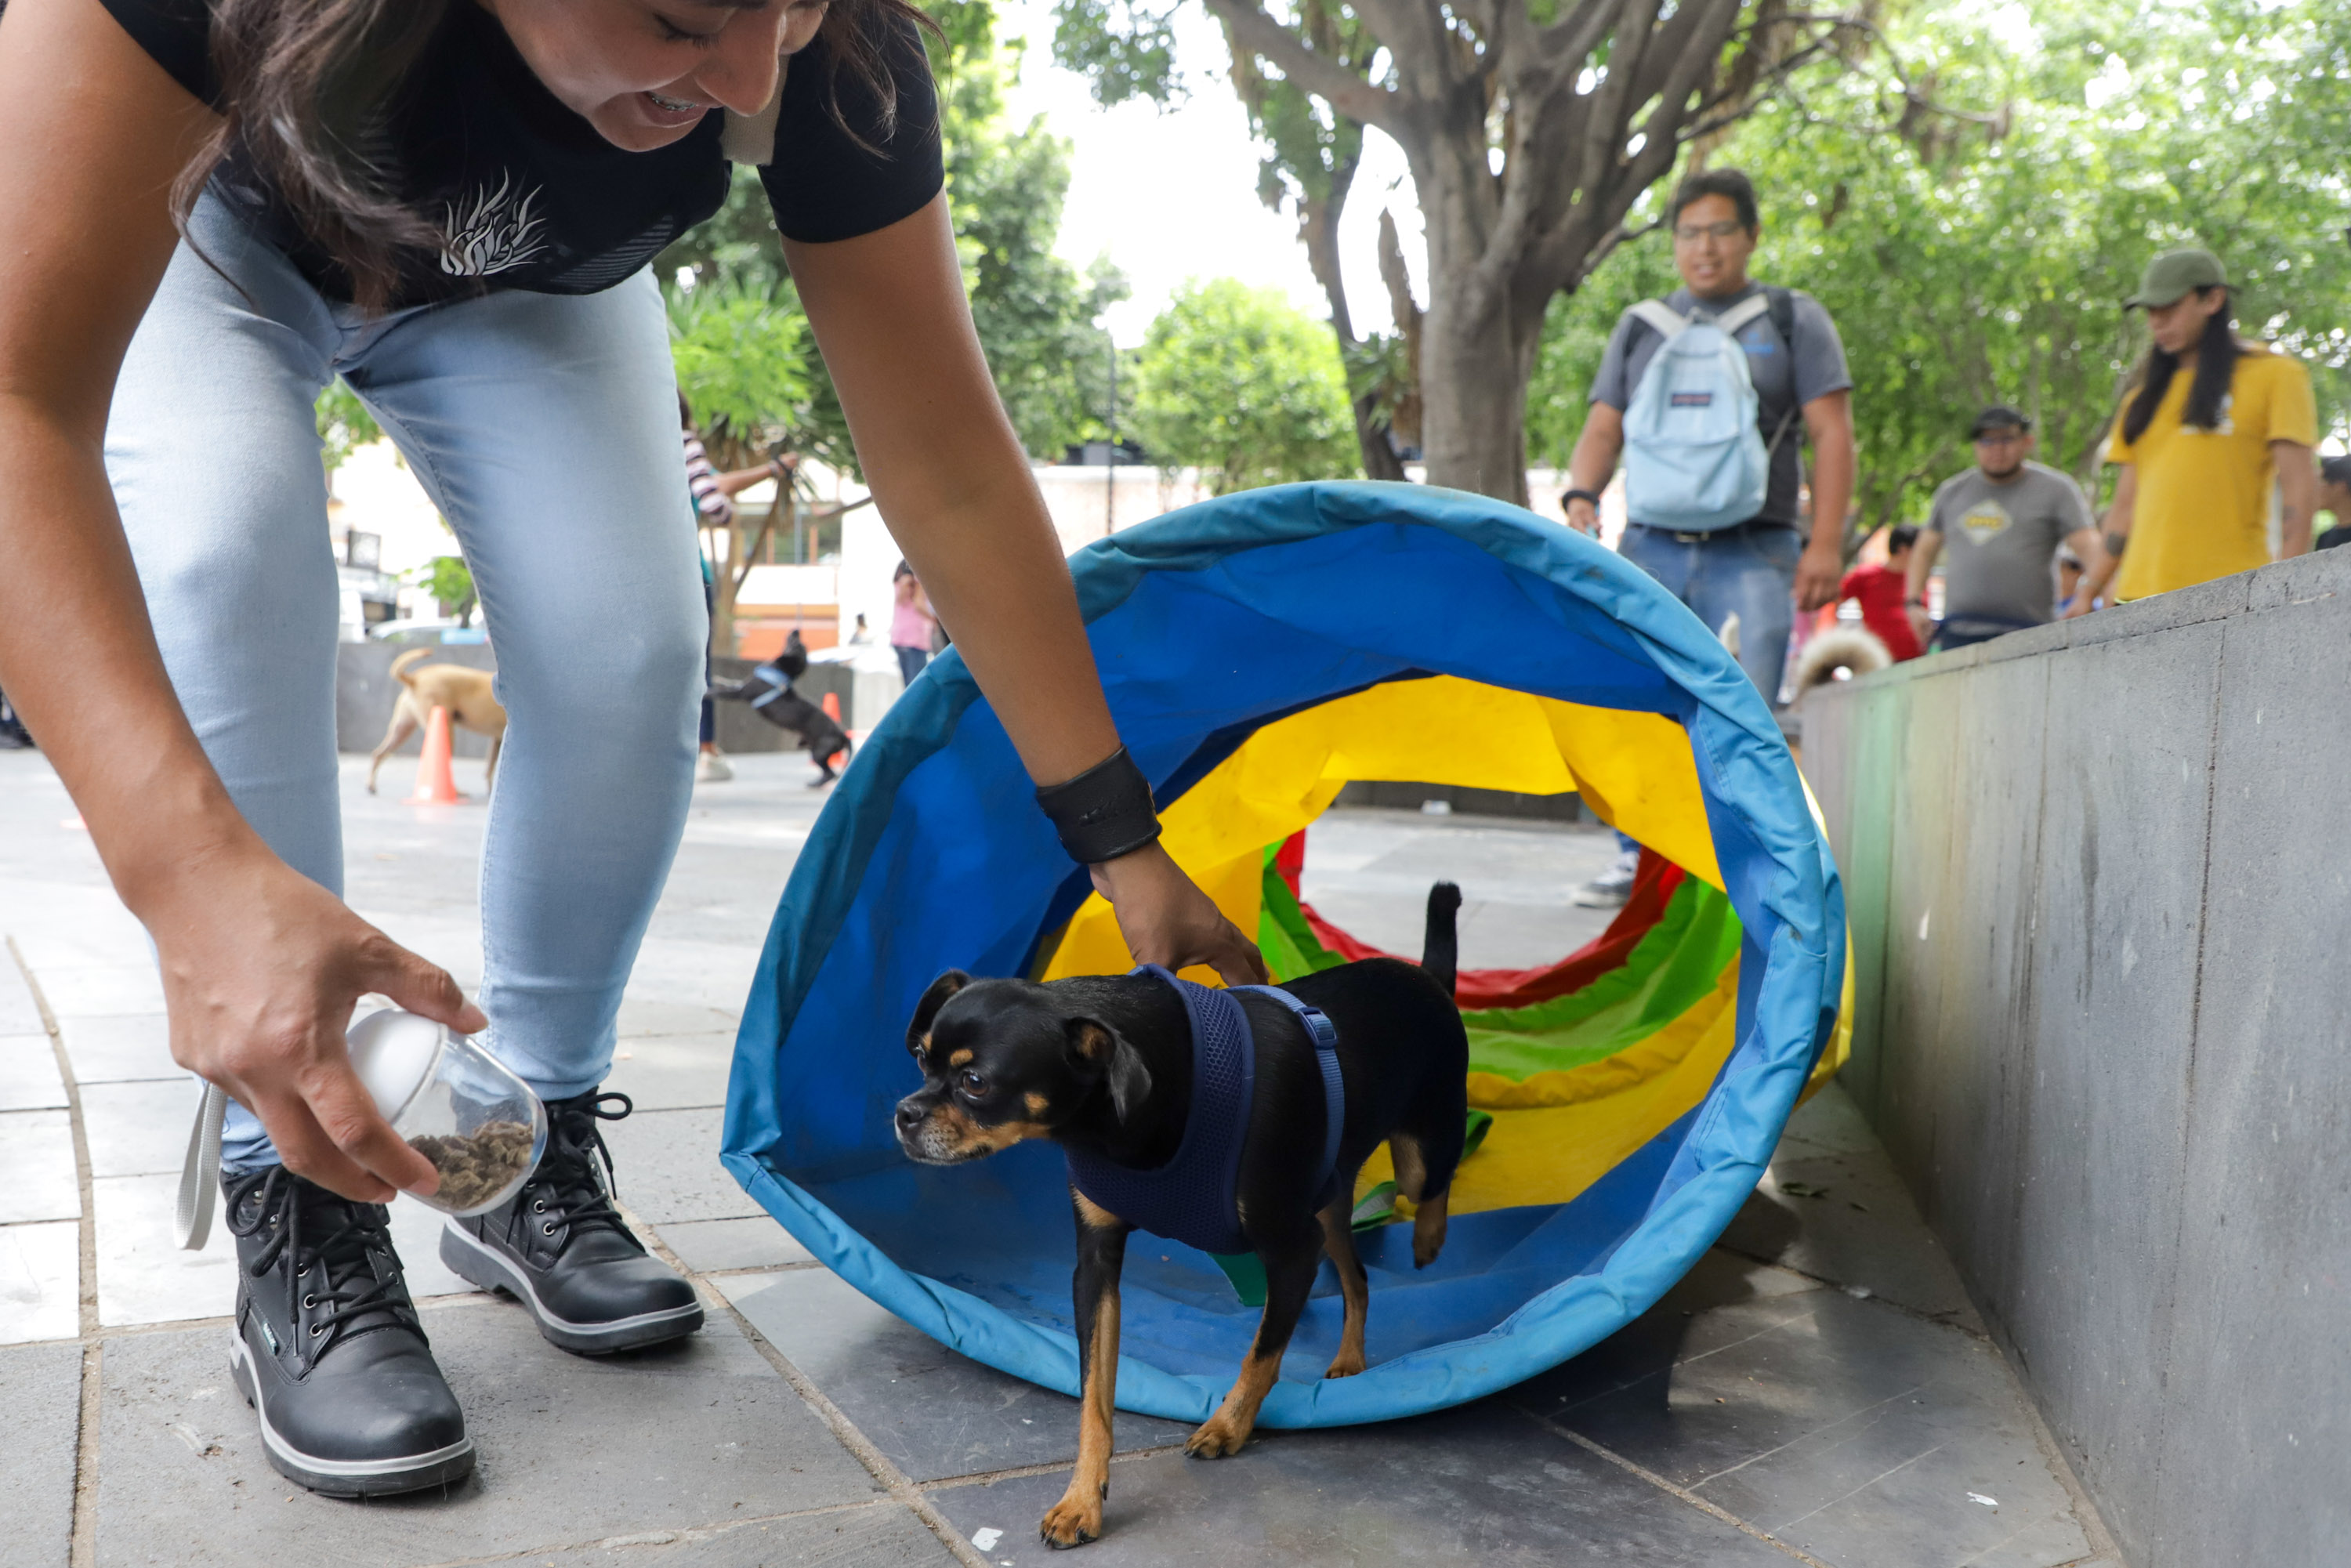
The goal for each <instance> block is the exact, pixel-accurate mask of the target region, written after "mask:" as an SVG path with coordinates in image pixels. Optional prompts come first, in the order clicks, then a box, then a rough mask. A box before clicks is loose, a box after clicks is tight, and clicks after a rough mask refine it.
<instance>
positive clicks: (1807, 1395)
mask: <svg viewBox="0 0 2351 1568" xmlns="http://www.w3.org/2000/svg"><path fill="white" fill-rule="evenodd" d="M1790 1305H1796V1306H1799V1307H1800V1308H1801V1309H1802V1310H1800V1311H1798V1312H1793V1313H1790V1312H1787V1311H1786V1308H1787V1307H1789V1306H1790ZM1553 1394H1555V1391H1554V1390H1552V1389H1548V1388H1543V1387H1541V1386H1531V1387H1530V1388H1528V1389H1525V1390H1521V1391H1520V1393H1518V1394H1516V1395H1514V1396H1511V1397H1512V1398H1513V1399H1515V1400H1517V1401H1519V1402H1521V1403H1524V1404H1526V1405H1528V1406H1530V1407H1531V1408H1535V1409H1538V1410H1540V1411H1541V1413H1543V1414H1545V1415H1548V1416H1552V1418H1553V1419H1556V1420H1558V1421H1559V1422H1560V1423H1561V1424H1562V1425H1563V1426H1566V1427H1571V1428H1573V1430H1575V1431H1578V1432H1581V1433H1583V1435H1584V1436H1586V1437H1591V1438H1592V1439H1593V1440H1594V1441H1596V1442H1599V1443H1601V1444H1604V1445H1605V1446H1606V1447H1607V1448H1610V1449H1612V1450H1614V1451H1615V1452H1617V1453H1620V1454H1623V1455H1625V1457H1627V1458H1631V1459H1633V1460H1634V1461H1635V1462H1636V1463H1638V1464H1641V1465H1644V1466H1646V1467H1647V1468H1648V1469H1652V1470H1655V1471H1656V1472H1657V1473H1658V1474H1660V1475H1662V1476H1664V1477H1665V1478H1666V1479H1668V1480H1671V1481H1673V1482H1675V1483H1676V1484H1677V1485H1681V1486H1686V1487H1688V1488H1690V1489H1691V1490H1694V1491H1697V1492H1698V1493H1699V1494H1700V1495H1702V1496H1705V1497H1707V1498H1708V1499H1709V1500H1712V1501H1714V1502H1716V1503H1718V1504H1719V1505H1720V1506H1721V1507H1723V1508H1725V1509H1728V1510H1729V1511H1731V1512H1732V1513H1734V1514H1737V1515H1739V1516H1740V1517H1741V1518H1743V1519H1748V1520H1750V1521H1753V1522H1754V1523H1756V1524H1757V1525H1759V1526H1761V1528H1763V1529H1766V1530H1769V1531H1773V1532H1774V1533H1775V1534H1782V1535H1784V1536H1785V1537H1786V1539H1788V1540H1789V1541H1790V1542H1792V1543H1793V1544H1795V1545H1797V1546H1800V1547H1802V1549H1803V1550H1805V1551H1808V1552H1813V1553H1814V1554H1815V1555H1817V1556H1820V1557H1822V1558H1823V1559H1825V1560H1827V1561H1829V1562H1832V1563H1838V1564H1841V1565H1842V1564H1851V1565H1853V1568H1881V1565H1883V1564H1887V1563H1929V1562H1938V1563H1958V1562H1964V1561H1966V1560H1967V1558H1968V1557H1969V1555H1970V1553H1971V1552H1984V1551H1990V1550H1991V1549H1993V1548H1994V1547H1996V1546H1998V1545H2000V1544H2001V1542H2003V1541H2008V1540H2011V1538H2013V1537H2015V1536H2016V1535H2017V1533H2018V1531H2021V1530H2023V1529H2025V1528H2026V1527H2027V1526H2036V1527H2037V1526H2038V1525H2041V1524H2043V1523H2050V1522H2057V1523H2062V1522H2064V1521H2068V1520H2069V1519H2070V1517H2071V1514H2070V1508H2071V1505H2070V1501H2069V1500H2068V1499H2067V1497H2066V1494H2065V1491H2064V1488H2063V1487H2062V1486H2061V1485H2060V1484H2059V1483H2058V1482H2057V1480H2056V1479H2055V1478H2054V1477H2053V1476H2052V1475H2051V1474H2050V1473H2049V1469H2048V1467H2047V1463H2046V1461H2045V1459H2044V1458H2043V1456H2042V1453H2041V1450H2040V1448H2039V1447H2038V1445H2037V1443H2036V1442H2035V1440H2034V1436H2033V1427H2032V1418H2031V1416H2030V1414H2029V1413H2028V1411H2027V1410H2026V1408H2025V1406H2024V1403H2023V1399H2022V1396H2021V1395H2020V1394H2019V1393H2018V1391H2017V1388H2016V1385H2015V1383H2014V1381H2013V1379H2012V1378H2011V1375H2010V1374H2009V1372H2008V1369H2007V1367H2006V1366H2005V1365H2004V1364H2002V1363H2001V1360H2000V1357H1999V1353H1998V1352H1997V1351H1996V1350H1994V1349H1993V1348H1992V1347H1991V1344H1990V1343H1987V1342H1985V1341H1983V1340H1980V1339H1977V1338H1974V1337H1973V1336H1970V1335H1968V1334H1965V1333H1960V1332H1959V1331H1958V1330H1956V1329H1953V1328H1949V1327H1947V1326H1944V1325H1941V1324H1938V1323H1932V1322H1923V1321H1921V1320H1920V1319H1918V1318H1916V1317H1913V1316H1911V1315H1909V1314H1907V1313H1905V1312H1900V1311H1898V1310H1896V1309H1895V1308H1893V1307H1890V1306H1887V1305H1885V1304H1883V1303H1881V1302H1876V1301H1856V1300H1855V1299H1853V1298H1852V1297H1850V1296H1848V1295H1846V1294H1844V1292H1843V1291H1832V1290H1819V1291H1810V1292H1807V1293H1805V1294H1803V1295H1802V1296H1798V1297H1792V1298H1783V1299H1780V1300H1774V1301H1765V1302H1762V1303H1740V1304H1735V1305H1726V1306H1720V1307H1716V1308H1713V1309H1711V1310H1709V1311H1707V1312H1702V1313H1700V1314H1698V1316H1697V1317H1694V1318H1693V1319H1692V1320H1691V1328H1690V1333H1689V1337H1688V1339H1687V1342H1686V1343H1685V1344H1684V1346H1683V1347H1682V1349H1681V1351H1680V1353H1679V1354H1677V1355H1676V1356H1675V1357H1674V1359H1673V1362H1672V1364H1670V1365H1668V1366H1665V1367H1660V1368H1658V1369H1656V1370H1655V1371H1652V1372H1651V1373H1650V1374H1649V1375H1646V1376H1645V1377H1641V1378H1639V1379H1637V1380H1635V1381H1632V1382H1629V1383H1627V1384H1625V1385H1624V1386H1621V1387H1619V1388H1617V1389H1615V1390H1614V1391H1613V1392H1608V1393H1603V1394H1597V1395H1591V1396H1584V1397H1582V1398H1574V1397H1570V1398H1566V1399H1560V1398H1556V1397H1549V1398H1547V1397H1546V1396H1552V1395H1553ZM1970 1492H1973V1493H1976V1494H1979V1495H1982V1496H1989V1497H1992V1498H1994V1499H1996V1500H1998V1501H1999V1503H2000V1505H2001V1506H2000V1507H1999V1508H1997V1509H1994V1508H1991V1507H1987V1506H1985V1505H1982V1504H1979V1503H1975V1502H1972V1501H1970V1500H1969V1494H1970ZM2087 1550H2088V1548H2087V1546H2086V1545H2085V1544H2084V1543H2083V1542H2082V1538H2081V1536H2080V1531H2079V1528H2078V1526H2076V1527H2075V1530H2074V1537H2073V1540H2072V1542H2071V1545H2070V1549H2069V1550H2067V1551H2066V1552H2064V1554H2062V1555H2058V1556H2053V1557H2050V1558H2048V1559H2046V1561H2047V1562H2049V1563H2062V1562H2066V1561H2069V1560H2070V1559H2072V1558H2074V1557H2080V1556H2083V1555H2085V1553H2086V1552H2087Z"/></svg>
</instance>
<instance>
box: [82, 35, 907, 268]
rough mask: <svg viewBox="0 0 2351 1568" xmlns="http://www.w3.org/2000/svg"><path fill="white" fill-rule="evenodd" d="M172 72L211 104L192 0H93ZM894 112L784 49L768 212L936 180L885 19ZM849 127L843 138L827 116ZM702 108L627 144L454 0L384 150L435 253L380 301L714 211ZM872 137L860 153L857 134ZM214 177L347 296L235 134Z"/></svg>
mask: <svg viewBox="0 0 2351 1568" xmlns="http://www.w3.org/2000/svg"><path fill="white" fill-rule="evenodd" d="M104 4H105V5H106V8H107V9H108V10H109V11H110V12H111V13H113V15H114V17H115V19H116V20H117V21H119V22H120V23H121V24H122V26H123V28H124V30H125V31H127V32H129V33H130V35H131V37H132V38H133V39H135V40H137V42H138V43H139V45H140V47H141V48H143V49H145V50H146V51H147V53H148V54H149V55H150V56H152V57H153V58H154V60H155V62H156V63H157V64H158V65H161V66H162V68H164V69H165V70H166V71H168V72H170V73H171V75H172V78H173V79H174V80H176V81H178V82H179V83H180V85H181V86H183V87H184V88H186V89H188V90H189V91H190V92H192V93H193V94H195V95H196V96H197V97H198V98H200V99H204V101H205V102H207V103H211V104H214V105H215V106H217V104H218V100H219V98H220V84H219V81H218V78H217V77H216V76H215V74H214V70H213V68H212V62H211V54H210V47H209V35H210V32H211V13H210V10H209V8H208V6H207V4H206V0H104ZM893 26H894V29H895V31H894V33H893V38H892V40H891V47H890V49H889V51H888V54H889V63H890V68H891V72H892V75H893V78H894V81H895V83H896V94H897V104H896V109H897V114H896V119H895V120H894V122H893V121H892V120H891V118H890V117H889V116H888V115H887V114H886V113H884V112H883V104H882V103H881V101H880V100H879V99H876V98H874V97H873V96H872V94H871V93H870V92H868V91H867V90H865V89H863V88H862V86H861V85H860V84H859V82H858V81H857V78H855V76H854V75H853V74H852V73H851V72H849V71H845V70H844V71H841V72H838V73H836V72H834V71H833V70H832V69H831V65H832V62H831V58H830V49H829V47H828V46H827V44H826V43H825V41H824V40H823V38H822V37H819V38H818V39H817V40H816V41H815V42H813V43H811V44H810V45H809V47H807V48H805V49H803V50H801V51H800V52H799V54H797V55H795V56H793V57H791V59H790V60H789V62H787V64H788V66H789V70H788V73H787V75H786V77H785V85H784V95H783V103H782V105H781V108H780V110H779V111H778V120H777V126H776V141H775V154H774V160H773V162H769V163H767V164H765V165H763V166H762V167H761V168H760V170H759V178H760V182H761V183H763V184H764V185H765V186H766V187H767V192H768V201H769V202H770V203H771V204H773V206H774V208H775V214H776V226H777V227H778V229H780V230H781V231H782V232H783V234H784V235H786V236H787V237H789V238H791V239H796V240H805V241H811V242H822V241H826V240H840V239H849V238H852V237H854V236H855V235H863V234H871V233H872V232H873V231H874V230H876V229H880V228H886V227H887V226H889V225H891V224H893V223H896V222H897V221H898V220H899V219H901V218H904V217H906V216H908V215H910V214H913V213H914V212H917V211H919V210H920V209H921V208H922V207H923V206H924V205H925V204H926V203H928V202H929V201H930V199H931V198H932V197H933V196H935V195H936V194H938V192H939V188H940V185H941V183H943V180H944V174H943V172H942V165H941V162H940V154H939V134H938V100H937V97H936V94H935V90H934V89H933V87H932V85H931V76H930V68H929V66H928V63H927V61H926V60H925V57H924V54H923V45H922V38H921V36H920V34H919V33H918V32H917V30H916V29H915V27H914V25H913V24H912V23H911V22H904V21H901V22H898V23H895V24H893ZM836 95H837V96H838V99H839V103H840V113H841V120H846V121H847V123H848V124H849V125H850V126H852V127H855V128H856V130H857V132H858V135H857V136H855V137H852V135H850V134H849V132H848V131H845V130H844V129H843V128H842V125H841V120H835V119H834V117H833V110H832V105H831V99H833V98H834V97H835V96H836ZM725 123H726V114H725V112H724V111H722V110H712V111H711V112H710V113H708V114H706V115H705V116H704V117H703V119H702V121H701V123H700V124H698V125H696V126H695V128H694V130H693V131H690V132H689V133H687V134H686V135H685V136H684V137H682V138H680V139H679V140H678V141H674V142H673V143H671V144H670V145H669V146H667V147H664V148H660V149H658V150H656V151H654V152H627V151H624V150H623V149H622V148H618V147H615V146H613V145H612V144H611V142H609V141H605V140H604V139H603V137H601V136H600V135H598V134H597V132H596V131H595V129H594V127H592V126H590V124H589V123H588V121H587V120H583V119H581V118H580V116H579V115H577V114H575V113H573V112H572V111H571V110H569V109H567V108H565V107H564V106H563V104H562V103H560V102H559V101H558V100H557V99H556V98H555V96H554V95H553V94H551V93H549V91H548V90H547V89H546V88H545V87H544V86H543V85H542V84H541V83H540V82H539V80H538V78H537V77H535V76H534V75H532V74H531V71H530V68H529V67H528V66H527V65H525V64H524V63H523V59H522V57H521V56H520V55H518V54H517V53H516V51H515V47H514V45H513V44H512V43H511V42H510V41H509V40H508V39H507V35H506V29H505V28H504V27H502V26H499V25H498V22H497V19H496V17H494V16H491V15H490V14H489V13H488V12H486V11H485V10H483V9H482V8H481V7H480V6H479V5H475V4H474V3H473V0H456V3H455V4H454V5H451V6H450V8H449V16H448V19H447V20H446V21H445V22H444V23H443V24H442V26H441V28H440V30H439V31H438V33H437V34H436V35H435V36H434V39H433V41H432V43H431V45H430V46H429V47H428V48H427V50H426V52H425V55H424V57H423V59H422V60H421V61H420V62H419V64H418V67H417V68H416V69H415V70H414V71H413V73H412V75H411V77H410V79H409V83H408V85H407V86H406V87H405V88H404V89H402V95H401V99H400V100H399V101H398V102H397V103H396V104H395V105H394V107H393V110H392V127H391V130H392V134H391V138H390V140H391V145H392V155H391V158H390V160H389V162H390V164H391V168H392V176H393V178H394V180H395V182H396V188H397V189H398V191H399V192H400V194H401V196H402V199H403V200H404V201H405V202H407V203H408V204H410V205H412V206H413V208H414V209H415V210H416V211H417V212H419V213H421V214H424V216H425V217H426V219H427V221H428V222H430V223H431V224H432V225H434V227H435V228H437V229H439V230H440V231H441V234H442V236H443V238H442V244H441V246H440V249H439V251H438V253H437V254H426V253H419V254H417V255H416V256H414V258H413V261H412V262H411V263H410V264H409V265H408V266H406V267H403V268H402V279H401V285H400V287H399V288H398V290H397V291H396V292H395V295H394V297H393V299H392V304H393V306H394V307H401V306H409V305H421V304H427V303H430V302H432V301H434V300H438V299H447V298H460V297H463V296H465V295H468V294H471V293H474V292H475V291H477V290H478V289H480V288H483V287H491V288H524V289H530V290H533V291H535V292H538V293H542V294H592V293H594V292H596V291H597V290H599V289H604V288H610V287H612V286H613V285H614V284H616V283H619V282H620V281H621V280H622V279H623V278H625V277H629V276H630V275H631V274H632V273H634V272H635V271H636V270H637V269H638V268H639V267H643V265H644V264H645V263H646V262H648V261H650V260H652V259H653V256H654V255H655V254H656V253H658V252H659V251H660V250H661V249H662V248H663V247H664V246H666V245H668V244H669V243H670V242H671V241H672V240H674V239H675V238H677V237H678V235H682V234H684V232H685V231H686V230H688V229H690V228H692V227H693V226H694V225H696V224H698V223H700V222H702V220H703V219H705V218H706V217H708V216H710V214H713V213H715V212H716V211H717V210H718V207H719V204H720V203H721V202H723V201H724V200H725V199H726V184H727V164H726V157H725V155H724V154H723V153H722V152H720V150H719V136H720V133H721V131H722V130H723V129H724V126H725ZM860 138H862V140H863V141H866V142H867V143H869V144H871V146H872V148H873V149H875V151H871V152H869V151H868V150H867V149H866V148H865V147H861V146H860V145H858V141H859V139H860ZM212 188H213V192H214V194H215V195H216V196H218V197H219V198H220V199H221V200H222V201H223V202H224V203H225V204H227V205H228V206H229V208H230V209H231V210H232V211H234V212H235V213H236V214H237V215H238V216H240V217H241V218H243V219H244V220H245V221H246V223H247V224H248V225H251V226H252V227H253V228H254V229H255V231H256V233H258V234H259V235H261V236H262V237H263V238H265V239H266V240H268V241H269V242H270V243H271V244H272V245H275V246H277V247H278V248H279V249H280V250H282V251H284V252H285V253H286V255H287V256H288V257H289V258H290V259H291V260H292V261H293V262H294V264H295V265H296V266H297V267H298V268H299V269H300V270H301V272H302V273H303V275H304V276H305V277H308V279H309V280H310V281H311V283H312V284H314V285H315V286H317V287H319V290H320V291H321V292H322V293H324V294H326V295H328V296H329V298H337V299H348V298H350V281H349V279H348V278H347V277H344V276H343V274H342V272H341V270H340V268H339V267H336V266H335V264H334V263H333V262H332V261H331V260H329V258H328V256H326V255H325V253H324V252H322V251H321V250H320V249H319V247H318V246H316V245H315V244H313V243H312V242H311V241H310V240H309V239H308V238H307V237H306V236H305V235H303V233H302V231H301V229H300V227H299V225H297V224H296V222H295V221H294V218H293V216H292V214H290V213H288V212H287V210H286V208H285V206H284V204H282V203H281V202H280V201H279V200H278V199H277V195H276V193H275V192H273V191H272V190H270V189H269V188H268V186H267V185H266V183H264V182H263V181H262V179H261V178H260V176H259V174H258V173H257V172H256V170H255V169H254V167H253V165H252V163H251V162H250V161H249V160H248V159H247V158H246V157H245V156H244V155H243V154H242V152H241V151H235V150H233V151H232V152H231V153H230V155H229V157H228V158H227V159H226V160H225V162H223V164H222V166H221V169H220V171H219V172H217V173H216V174H215V175H214V178H213V186H212Z"/></svg>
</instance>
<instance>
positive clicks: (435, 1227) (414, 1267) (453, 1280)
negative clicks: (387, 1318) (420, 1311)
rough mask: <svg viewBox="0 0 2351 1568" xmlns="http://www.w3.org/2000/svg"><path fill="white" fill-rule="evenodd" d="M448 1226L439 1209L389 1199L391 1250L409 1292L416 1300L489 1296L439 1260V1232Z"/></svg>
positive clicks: (409, 1201)
mask: <svg viewBox="0 0 2351 1568" xmlns="http://www.w3.org/2000/svg"><path fill="white" fill-rule="evenodd" d="M447 1225H448V1221H447V1218H446V1217H444V1215H443V1214H442V1212H441V1211H440V1210H439V1209H437V1208H434V1207H430V1206H428V1205H425V1204H422V1203H419V1202H417V1201H416V1200H415V1199H414V1198H413V1197H396V1198H394V1199H392V1250H394V1251H395V1252H398V1253H399V1254H400V1271H401V1274H402V1277H403V1278H404V1279H406V1280H407V1281H408V1293H409V1295H411V1296H412V1297H413V1298H414V1299H416V1300H417V1301H423V1300H424V1299H425V1298H426V1297H428V1296H480V1295H486V1294H487V1293H488V1292H486V1291H482V1290H481V1289H479V1288H478V1287H476V1286H475V1284H474V1282H473V1281H470V1280H467V1279H465V1277H464V1276H463V1275H461V1274H459V1273H457V1272H456V1271H455V1270H453V1269H451V1268H450V1267H449V1266H448V1265H447V1264H446V1263H444V1262H442V1261H441V1232H442V1231H443V1230H444V1229H445V1228H447Z"/></svg>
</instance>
